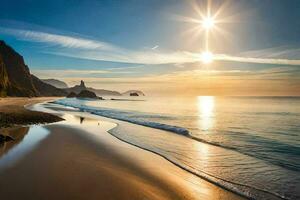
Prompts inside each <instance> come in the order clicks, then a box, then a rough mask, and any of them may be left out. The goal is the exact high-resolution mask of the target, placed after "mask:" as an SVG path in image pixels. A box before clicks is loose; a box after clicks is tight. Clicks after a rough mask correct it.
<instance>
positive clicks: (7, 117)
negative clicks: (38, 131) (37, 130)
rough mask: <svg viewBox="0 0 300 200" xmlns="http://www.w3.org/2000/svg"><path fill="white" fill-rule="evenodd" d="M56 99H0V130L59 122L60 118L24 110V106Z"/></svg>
mask: <svg viewBox="0 0 300 200" xmlns="http://www.w3.org/2000/svg"><path fill="white" fill-rule="evenodd" d="M54 99H57V97H39V98H26V97H24V98H13V97H10V98H0V128H3V127H8V126H12V125H28V124H39V123H51V122H57V121H61V120H63V119H61V118H60V117H58V116H56V115H51V114H48V113H43V112H38V111H31V110H28V109H25V108H24V106H25V105H31V104H35V103H40V102H45V101H51V100H54Z"/></svg>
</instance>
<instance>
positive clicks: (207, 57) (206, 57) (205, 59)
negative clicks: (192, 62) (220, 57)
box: [201, 51, 214, 64]
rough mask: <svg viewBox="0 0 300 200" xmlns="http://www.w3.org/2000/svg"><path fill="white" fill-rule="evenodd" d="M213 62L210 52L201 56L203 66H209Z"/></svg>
mask: <svg viewBox="0 0 300 200" xmlns="http://www.w3.org/2000/svg"><path fill="white" fill-rule="evenodd" d="M213 60H214V56H213V54H212V53H211V52H210V51H205V52H203V53H202V54H201V61H202V62H203V63H204V64H209V63H211V62H212V61H213Z"/></svg>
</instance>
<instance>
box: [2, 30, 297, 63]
mask: <svg viewBox="0 0 300 200" xmlns="http://www.w3.org/2000/svg"><path fill="white" fill-rule="evenodd" d="M0 33H2V34H8V35H12V36H15V37H16V38H18V39H20V40H25V41H32V42H39V43H45V44H48V48H47V50H44V53H49V54H55V55H61V56H67V57H74V58H80V59H88V60H98V61H111V62H121V63H134V64H152V65H153V64H154V65H155V64H178V65H180V64H184V63H194V62H199V61H201V55H200V53H198V52H197V53H195V52H188V51H163V50H158V47H159V45H156V46H154V47H152V48H150V49H148V50H145V49H141V50H130V49H126V48H121V47H119V46H117V45H114V44H110V43H107V42H103V41H99V40H94V39H88V38H85V37H82V36H77V35H76V36H73V35H63V34H53V33H46V32H41V31H33V30H24V29H12V28H1V27H0ZM49 45H50V47H51V45H52V46H58V47H61V48H55V49H53V48H49ZM153 50H155V51H153ZM297 52H298V53H300V50H299V49H298V50H297V49H296V50H293V51H292V50H289V49H286V50H283V51H280V52H277V53H274V52H273V53H269V54H267V53H268V51H266V50H258V51H256V52H252V54H251V52H250V53H249V52H247V53H244V54H240V55H226V54H215V55H214V59H215V60H220V61H232V62H244V63H261V64H277V65H299V66H300V60H299V59H285V58H282V57H286V56H287V55H288V54H293V57H295V55H297V54H296V53H297ZM251 55H254V56H253V57H251Z"/></svg>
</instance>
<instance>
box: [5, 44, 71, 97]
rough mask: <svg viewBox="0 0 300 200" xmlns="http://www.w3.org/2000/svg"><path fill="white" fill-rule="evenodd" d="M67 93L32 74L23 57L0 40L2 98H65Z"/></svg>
mask: <svg viewBox="0 0 300 200" xmlns="http://www.w3.org/2000/svg"><path fill="white" fill-rule="evenodd" d="M65 95H66V92H65V91H63V90H60V89H57V88H55V87H54V86H51V85H49V84H46V83H44V82H42V81H41V80H40V79H39V78H37V77H35V76H33V75H32V74H30V71H29V68H28V66H27V65H26V64H25V62H24V59H23V57H22V56H21V55H20V54H18V53H17V52H16V51H15V50H14V49H13V48H11V47H10V46H8V45H7V44H6V43H5V42H4V41H1V40H0V97H6V96H16V97H37V96H65Z"/></svg>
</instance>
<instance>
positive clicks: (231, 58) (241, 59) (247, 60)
mask: <svg viewBox="0 0 300 200" xmlns="http://www.w3.org/2000/svg"><path fill="white" fill-rule="evenodd" d="M215 60H222V61H234V62H243V63H258V64H275V65H296V66H300V60H290V59H276V58H250V57H238V56H230V55H225V54H218V55H215Z"/></svg>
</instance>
